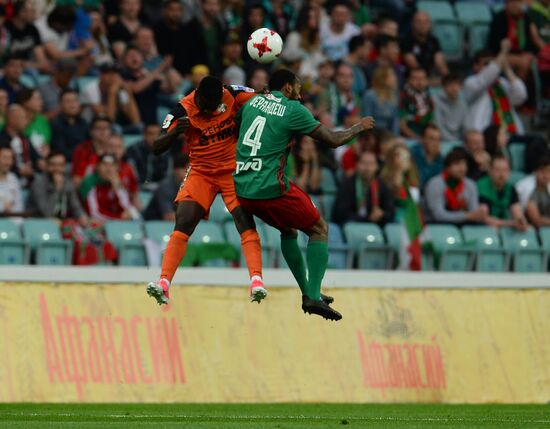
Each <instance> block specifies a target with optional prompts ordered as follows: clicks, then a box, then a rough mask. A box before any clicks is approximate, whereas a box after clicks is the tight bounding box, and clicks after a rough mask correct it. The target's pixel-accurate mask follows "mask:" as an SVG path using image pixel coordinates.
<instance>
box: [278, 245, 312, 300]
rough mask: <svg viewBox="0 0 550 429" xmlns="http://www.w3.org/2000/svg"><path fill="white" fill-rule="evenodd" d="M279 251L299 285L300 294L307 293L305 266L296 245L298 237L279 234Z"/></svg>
mask: <svg viewBox="0 0 550 429" xmlns="http://www.w3.org/2000/svg"><path fill="white" fill-rule="evenodd" d="M281 251H282V252H283V257H284V258H285V261H286V263H287V264H288V268H290V271H291V272H292V275H293V276H294V278H295V279H296V281H297V282H298V286H300V290H301V291H302V295H307V293H306V291H307V275H306V266H305V265H304V258H303V257H302V251H301V250H300V247H299V246H298V237H297V236H294V237H289V236H281Z"/></svg>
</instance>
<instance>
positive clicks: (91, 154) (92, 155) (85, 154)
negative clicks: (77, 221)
mask: <svg viewBox="0 0 550 429" xmlns="http://www.w3.org/2000/svg"><path fill="white" fill-rule="evenodd" d="M112 125H113V124H112V121H111V120H110V119H109V118H107V117H106V116H97V117H95V118H94V119H93V120H92V123H91V124H90V138H89V140H86V141H84V142H82V143H80V144H79V145H78V146H77V147H76V148H75V149H74V152H73V157H72V165H71V175H72V178H73V182H74V184H75V186H76V187H78V186H79V185H80V182H81V181H82V179H83V178H84V177H85V176H87V175H88V174H90V173H91V172H92V171H93V167H94V166H95V165H96V164H97V160H98V159H99V157H100V156H101V155H103V154H104V153H106V151H107V144H108V143H109V138H110V137H111V134H112Z"/></svg>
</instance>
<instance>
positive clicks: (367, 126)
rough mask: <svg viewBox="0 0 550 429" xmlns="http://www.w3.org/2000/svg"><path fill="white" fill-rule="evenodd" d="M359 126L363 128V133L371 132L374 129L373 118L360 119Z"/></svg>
mask: <svg viewBox="0 0 550 429" xmlns="http://www.w3.org/2000/svg"><path fill="white" fill-rule="evenodd" d="M361 125H363V127H364V128H365V131H368V130H372V129H373V128H374V118H373V117H372V116H367V117H366V118H362V119H361Z"/></svg>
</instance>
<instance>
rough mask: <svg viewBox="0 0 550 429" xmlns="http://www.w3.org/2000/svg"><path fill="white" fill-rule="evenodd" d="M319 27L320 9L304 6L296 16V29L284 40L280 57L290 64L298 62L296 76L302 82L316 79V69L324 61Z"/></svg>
mask: <svg viewBox="0 0 550 429" xmlns="http://www.w3.org/2000/svg"><path fill="white" fill-rule="evenodd" d="M320 25H321V9H320V8H319V7H318V6H314V5H306V6H304V7H303V8H302V10H301V11H300V13H299V15H298V20H297V23H296V29H295V30H294V31H291V32H290V33H289V34H288V36H287V38H286V40H285V44H284V48H283V54H282V57H283V59H285V60H287V61H290V62H294V61H298V60H299V61H300V70H299V73H298V74H299V76H301V77H302V79H304V81H308V80H310V81H311V80H315V79H317V76H318V68H319V66H320V65H321V64H322V63H323V62H325V61H326V57H325V55H324V54H323V51H322V49H321V38H320V31H319V29H320Z"/></svg>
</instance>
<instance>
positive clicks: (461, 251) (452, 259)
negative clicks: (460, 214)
mask: <svg viewBox="0 0 550 429" xmlns="http://www.w3.org/2000/svg"><path fill="white" fill-rule="evenodd" d="M426 228H427V234H428V236H429V238H430V240H431V242H432V245H433V248H434V253H435V255H434V256H435V259H436V261H439V263H437V262H436V266H437V267H438V269H439V271H471V269H472V266H473V262H474V248H473V247H472V246H471V245H470V246H468V245H465V244H464V243H463V241H462V236H461V235H460V231H459V229H458V228H457V227H456V226H454V225H428V226H427V227H426Z"/></svg>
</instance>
